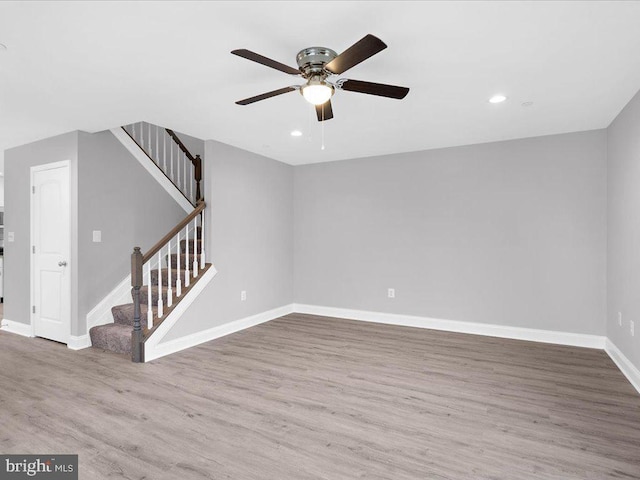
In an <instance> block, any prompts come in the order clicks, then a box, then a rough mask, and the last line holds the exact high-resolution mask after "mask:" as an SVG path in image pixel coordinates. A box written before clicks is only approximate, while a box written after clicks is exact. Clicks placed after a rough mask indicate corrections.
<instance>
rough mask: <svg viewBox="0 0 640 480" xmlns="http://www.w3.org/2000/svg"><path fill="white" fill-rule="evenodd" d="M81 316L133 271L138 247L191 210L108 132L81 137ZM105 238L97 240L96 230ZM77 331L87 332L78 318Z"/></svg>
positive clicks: (156, 237)
mask: <svg viewBox="0 0 640 480" xmlns="http://www.w3.org/2000/svg"><path fill="white" fill-rule="evenodd" d="M78 178H79V182H78V198H79V210H78V248H79V277H78V278H79V296H78V315H79V318H80V319H81V320H82V319H85V317H86V315H87V313H88V312H89V311H90V310H91V309H92V308H93V307H94V306H95V305H96V304H97V303H98V302H99V301H100V300H102V299H103V298H104V296H105V295H107V294H108V293H109V292H110V291H111V290H113V288H114V287H115V286H116V285H117V284H118V283H119V282H121V281H122V279H123V278H124V277H125V276H126V275H128V274H129V273H130V271H131V252H132V250H133V247H134V246H139V247H141V248H142V251H143V252H144V251H145V250H147V249H149V248H150V247H152V246H153V245H154V244H155V243H156V242H157V241H158V240H160V239H161V238H162V237H163V236H164V235H165V234H166V233H167V232H168V231H169V230H171V229H172V228H173V227H174V226H175V225H176V224H177V223H178V222H179V221H180V220H182V219H183V218H184V217H185V216H186V215H187V213H186V212H185V211H184V210H183V209H182V208H181V207H180V206H179V205H178V203H177V202H176V201H175V200H173V198H172V197H171V196H170V195H169V194H168V193H167V192H166V191H165V190H164V189H163V188H162V187H161V186H160V185H159V184H158V182H156V181H155V180H154V179H153V177H151V175H149V173H148V172H147V171H146V170H145V169H144V168H143V167H142V165H140V163H139V162H138V161H137V160H136V159H135V158H134V157H133V156H132V155H131V154H130V153H129V151H128V150H127V149H126V148H125V147H124V146H123V145H122V144H121V143H120V142H119V141H118V140H117V139H116V137H114V136H113V134H112V133H111V132H109V131H104V132H99V133H96V134H88V133H81V134H80V136H79V161H78ZM94 230H100V231H101V232H102V242H101V243H94V242H93V231H94ZM79 325H80V328H79V330H78V332H79V333H78V335H83V334H85V333H87V332H86V328H85V327H86V323H85V322H84V321H80V322H79Z"/></svg>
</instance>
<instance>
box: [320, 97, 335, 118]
mask: <svg viewBox="0 0 640 480" xmlns="http://www.w3.org/2000/svg"><path fill="white" fill-rule="evenodd" d="M316 115H317V116H318V121H319V122H323V121H324V120H331V119H332V118H333V108H332V107H331V100H327V101H326V102H324V103H323V104H322V105H316Z"/></svg>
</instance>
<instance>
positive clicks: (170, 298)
mask: <svg viewBox="0 0 640 480" xmlns="http://www.w3.org/2000/svg"><path fill="white" fill-rule="evenodd" d="M167 250H168V251H169V252H168V258H169V259H170V258H171V240H169V246H168V248H167ZM171 305H173V291H172V289H171V265H167V308H169V307H170V306H171Z"/></svg>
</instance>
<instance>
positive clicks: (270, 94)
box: [236, 87, 297, 105]
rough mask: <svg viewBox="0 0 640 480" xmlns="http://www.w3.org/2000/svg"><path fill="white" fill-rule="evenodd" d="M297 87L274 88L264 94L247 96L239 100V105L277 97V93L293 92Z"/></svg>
mask: <svg viewBox="0 0 640 480" xmlns="http://www.w3.org/2000/svg"><path fill="white" fill-rule="evenodd" d="M295 90H297V89H295V88H293V87H284V88H281V89H279V90H273V91H272V92H267V93H263V94H262V95H256V96H255V97H251V98H245V99H244V100H238V101H237V102H236V103H237V104H238V105H249V104H250V103H254V102H259V101H260V100H265V99H267V98H271V97H275V96H276V95H282V94H283V93H288V92H293V91H295Z"/></svg>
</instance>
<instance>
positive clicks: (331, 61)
mask: <svg viewBox="0 0 640 480" xmlns="http://www.w3.org/2000/svg"><path fill="white" fill-rule="evenodd" d="M385 48H387V45H386V44H385V43H384V42H383V41H382V40H380V39H379V38H377V37H375V36H373V35H366V36H365V37H363V38H362V39H361V40H359V41H358V42H356V43H355V44H353V45H352V46H351V47H349V48H348V49H347V50H345V51H344V52H342V53H341V54H340V55H338V54H337V53H336V52H335V51H333V50H331V49H330V48H326V47H309V48H305V49H303V50H300V52H298V55H297V56H296V62H297V63H298V69H295V68H293V67H290V66H288V65H285V64H283V63H280V62H276V61H275V60H272V59H270V58H267V57H265V56H263V55H260V54H257V53H255V52H252V51H250V50H246V49H239V50H233V51H232V52H231V53H232V54H234V55H237V56H239V57H243V58H246V59H247V60H251V61H253V62H257V63H260V64H262V65H265V66H267V67H271V68H274V69H276V70H280V71H281V72H284V73H287V74H289V75H298V76H301V77H302V78H303V79H305V80H306V83H305V84H304V85H295V86H290V87H284V88H280V89H278V90H273V91H271V92H267V93H263V94H261V95H256V96H255V97H250V98H245V99H244V100H239V101H237V102H236V103H237V104H238V105H249V104H251V103H255V102H258V101H260V100H265V99H267V98H271V97H275V96H277V95H282V94H284V93H288V92H293V91H295V90H299V91H300V93H301V94H302V96H303V97H304V98H305V100H307V101H308V102H309V103H311V104H313V105H315V107H316V114H317V117H318V121H319V122H322V121H324V120H330V119H332V118H333V108H332V106H331V97H332V96H333V94H334V93H335V91H336V89H338V90H345V91H348V92H359V93H365V94H368V95H376V96H380V97H387V98H395V99H398V100H400V99H403V98H404V97H406V96H407V94H408V93H409V89H408V88H406V87H398V86H395V85H385V84H381V83H372V82H363V81H361V80H349V79H346V78H340V79H338V80H336V81H331V80H330V77H331V76H333V75H341V74H342V73H344V72H346V71H347V70H349V69H350V68H351V67H354V66H356V65H358V64H359V63H361V62H363V61H364V60H366V59H367V58H369V57H372V56H373V55H375V54H376V53H378V52H380V51H382V50H384V49H385Z"/></svg>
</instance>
